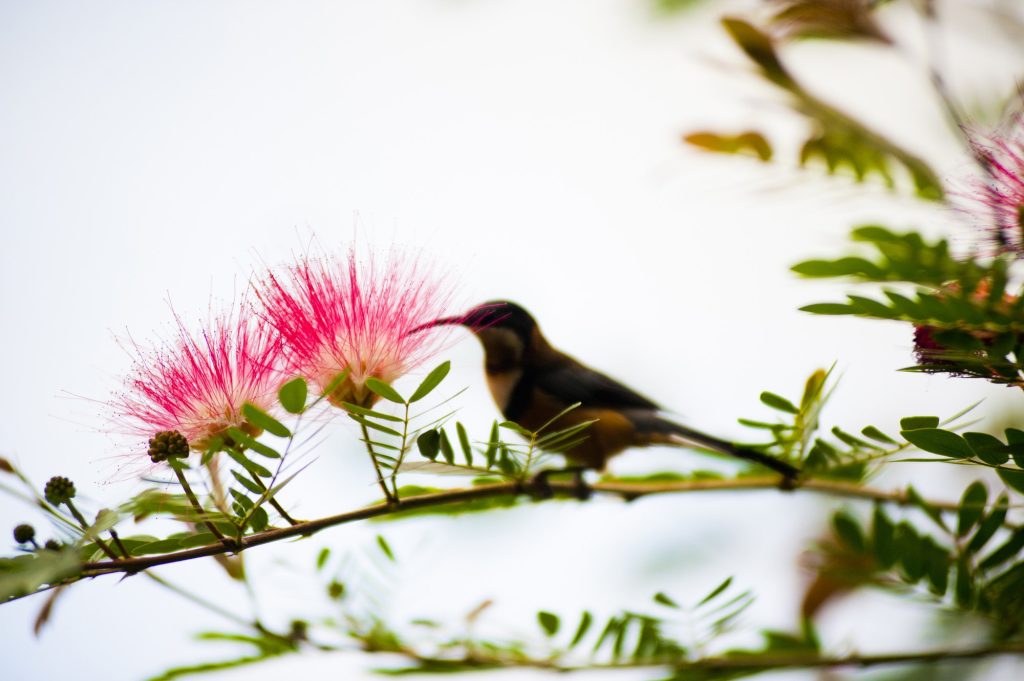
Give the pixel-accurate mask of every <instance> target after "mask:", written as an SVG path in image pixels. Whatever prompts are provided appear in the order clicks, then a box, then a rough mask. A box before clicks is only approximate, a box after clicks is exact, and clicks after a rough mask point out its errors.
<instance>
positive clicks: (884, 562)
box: [871, 504, 898, 568]
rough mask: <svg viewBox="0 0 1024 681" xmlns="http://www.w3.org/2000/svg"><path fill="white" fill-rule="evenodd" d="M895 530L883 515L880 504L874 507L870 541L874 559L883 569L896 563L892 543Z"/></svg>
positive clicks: (893, 544) (894, 547) (895, 554)
mask: <svg viewBox="0 0 1024 681" xmlns="http://www.w3.org/2000/svg"><path fill="white" fill-rule="evenodd" d="M894 531H895V528H894V526H893V524H892V521H891V520H889V517H888V516H886V515H885V511H883V510H882V507H881V505H880V504H876V505H875V512H874V515H873V516H872V519H871V539H872V548H873V549H874V553H875V559H876V560H877V561H878V564H879V565H881V566H882V567H883V568H890V567H892V566H893V565H895V563H896V559H897V557H898V556H897V553H896V545H895V543H894Z"/></svg>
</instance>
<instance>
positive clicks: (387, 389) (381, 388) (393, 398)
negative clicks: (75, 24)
mask: <svg viewBox="0 0 1024 681" xmlns="http://www.w3.org/2000/svg"><path fill="white" fill-rule="evenodd" d="M366 387H367V388H369V389H370V390H371V391H373V393H374V394H375V395H377V396H378V397H383V398H384V399H385V400H388V401H389V402H394V403H395V404H405V398H403V397H402V396H401V395H400V394H399V393H398V391H397V390H395V389H394V388H392V387H391V386H390V385H388V384H387V383H385V382H384V381H382V380H380V379H379V378H374V377H373V376H370V377H369V378H367V379H366Z"/></svg>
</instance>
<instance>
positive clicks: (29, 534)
mask: <svg viewBox="0 0 1024 681" xmlns="http://www.w3.org/2000/svg"><path fill="white" fill-rule="evenodd" d="M35 538H36V528H34V527H32V526H31V525H26V524H21V525H18V526H17V527H15V528H14V541H16V542H18V543H19V544H27V543H29V542H30V541H32V540H33V539H35Z"/></svg>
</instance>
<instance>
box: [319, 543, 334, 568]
mask: <svg viewBox="0 0 1024 681" xmlns="http://www.w3.org/2000/svg"><path fill="white" fill-rule="evenodd" d="M330 557H331V549H330V548H328V547H326V546H325V547H323V548H322V549H320V553H318V554H316V569H317V570H323V569H324V565H327V559H328V558H330Z"/></svg>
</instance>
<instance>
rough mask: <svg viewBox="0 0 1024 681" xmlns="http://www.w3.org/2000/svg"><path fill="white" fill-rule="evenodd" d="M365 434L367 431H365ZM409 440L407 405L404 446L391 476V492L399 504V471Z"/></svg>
mask: <svg viewBox="0 0 1024 681" xmlns="http://www.w3.org/2000/svg"><path fill="white" fill-rule="evenodd" d="M364 432H365V429H364ZM408 440H409V403H408V402H406V403H405V415H404V416H403V418H402V445H401V448H400V449H399V450H398V461H397V462H395V470H394V471H393V472H392V474H391V492H392V494H393V495H394V498H395V502H398V500H399V499H398V469H399V468H401V467H402V461H403V460H404V459H405V447H406V443H407V442H408Z"/></svg>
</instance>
